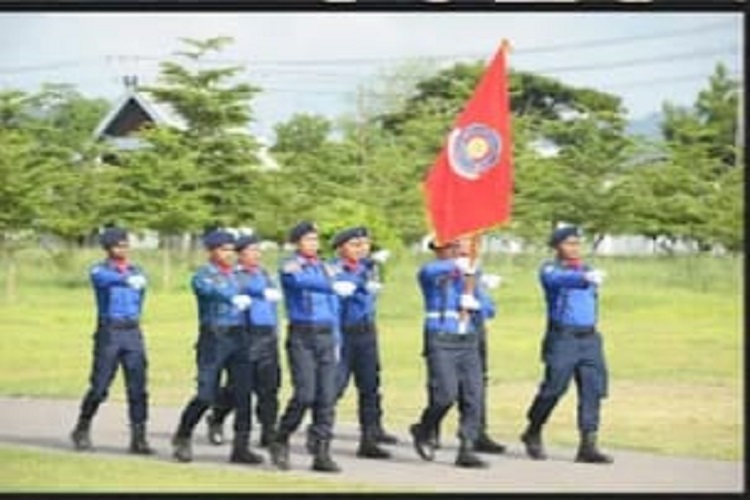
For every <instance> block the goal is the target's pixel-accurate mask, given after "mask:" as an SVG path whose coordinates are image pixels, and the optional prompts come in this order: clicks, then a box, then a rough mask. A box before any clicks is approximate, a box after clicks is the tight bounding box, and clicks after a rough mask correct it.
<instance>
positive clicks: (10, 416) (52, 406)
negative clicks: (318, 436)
mask: <svg viewBox="0 0 750 500" xmlns="http://www.w3.org/2000/svg"><path fill="white" fill-rule="evenodd" d="M77 411H78V402H77V401H71V400H56V399H29V398H0V443H10V444H17V445H23V446H31V447H35V448H42V449H54V450H71V444H70V441H69V438H68V434H69V432H70V429H71V427H72V425H73V424H74V422H75V419H76V416H77ZM179 411H180V409H179V408H173V407H152V408H151V417H150V425H149V436H150V441H151V444H152V446H153V447H155V448H156V450H157V453H158V456H157V457H156V459H157V460H164V461H171V460H172V458H171V446H170V444H169V440H170V437H171V435H172V432H173V431H174V427H175V425H176V423H177V420H178V416H179ZM228 427H229V426H228ZM92 432H93V441H94V445H95V446H96V453H106V454H109V455H125V447H126V446H127V442H128V439H129V434H128V432H129V431H128V429H127V424H126V410H125V406H124V405H123V404H120V403H115V402H107V403H106V404H104V405H103V406H102V408H101V409H100V411H99V414H98V415H97V419H96V420H95V422H94V426H93V431H92ZM229 434H231V432H229ZM297 434H298V435H297V436H295V438H293V440H292V471H290V472H289V473H288V474H292V475H296V474H300V475H310V474H316V475H319V473H314V472H312V471H310V470H308V467H309V464H310V457H309V456H307V455H306V454H305V453H304V450H303V444H302V440H301V438H302V436H301V433H297ZM256 437H257V436H256ZM446 437H447V436H446ZM356 447H357V432H356V428H355V427H354V426H353V425H343V424H341V425H339V426H337V430H336V439H335V440H334V442H333V452H334V456H335V458H336V460H337V461H338V462H339V464H340V465H341V466H342V468H343V469H344V472H343V473H342V474H339V475H337V476H335V477H336V479H337V480H341V481H356V482H360V483H369V484H379V485H387V486H388V487H390V488H394V489H398V488H404V487H406V488H417V489H423V490H425V491H444V492H458V491H467V492H468V491H474V492H490V491H495V492H534V491H537V492H561V491H565V492H685V493H687V492H741V491H743V485H744V481H743V464H742V463H741V462H729V461H719V460H702V459H694V458H678V457H667V456H660V455H652V454H646V453H635V452H631V451H620V450H615V451H613V455H614V456H615V463H614V464H613V465H611V466H601V465H585V464H577V463H575V462H573V461H572V457H573V455H574V452H575V450H571V449H550V450H549V455H550V459H549V460H548V461H546V462H532V461H530V460H528V459H526V458H525V456H524V455H523V453H522V449H521V446H520V443H510V450H509V452H508V453H507V454H506V455H502V456H499V457H497V456H488V457H487V458H488V460H489V461H490V462H491V467H490V468H488V469H484V470H464V469H458V468H456V467H454V466H453V459H454V457H455V444H452V443H446V444H445V446H444V448H443V449H442V450H440V451H439V452H438V456H437V458H436V460H435V462H432V463H428V462H424V461H422V460H420V459H419V458H418V457H417V455H416V453H415V452H414V450H413V449H412V447H411V442H410V441H409V440H407V436H406V433H405V432H404V435H403V436H402V442H401V443H400V444H399V445H396V446H394V447H391V449H392V451H393V454H394V458H393V459H392V460H388V461H376V460H362V459H358V458H356V457H355V454H354V453H355V450H356ZM193 451H194V455H195V461H194V462H193V463H192V464H189V465H185V467H196V466H197V467H200V466H202V465H213V466H222V465H221V464H224V463H226V460H227V456H228V453H229V448H228V445H224V446H221V447H217V446H211V445H210V444H208V442H207V440H206V437H205V425H204V424H203V423H201V424H200V426H199V427H198V428H197V430H196V434H195V439H194V449H193ZM610 451H611V450H610ZM71 453H73V451H72V450H71ZM267 462H268V460H267ZM227 466H229V465H227ZM262 467H263V468H268V469H271V466H270V465H263V466H262ZM280 473H281V472H280ZM326 477H329V478H330V476H326ZM0 487H2V485H0Z"/></svg>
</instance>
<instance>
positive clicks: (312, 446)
mask: <svg viewBox="0 0 750 500" xmlns="http://www.w3.org/2000/svg"><path fill="white" fill-rule="evenodd" d="M317 448H318V440H317V438H316V437H315V436H313V433H312V426H311V425H308V426H307V427H306V428H305V449H306V450H307V452H308V453H309V454H310V455H315V450H316V449H317Z"/></svg>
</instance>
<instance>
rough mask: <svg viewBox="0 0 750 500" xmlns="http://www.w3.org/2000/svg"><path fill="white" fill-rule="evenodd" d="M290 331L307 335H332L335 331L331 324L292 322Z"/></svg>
mask: <svg viewBox="0 0 750 500" xmlns="http://www.w3.org/2000/svg"><path fill="white" fill-rule="evenodd" d="M289 332H290V333H302V334H305V335H326V334H329V335H330V334H332V333H333V327H332V326H331V325H316V324H304V323H291V324H290V325H289Z"/></svg>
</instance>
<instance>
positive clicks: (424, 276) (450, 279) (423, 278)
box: [417, 259, 473, 334]
mask: <svg viewBox="0 0 750 500" xmlns="http://www.w3.org/2000/svg"><path fill="white" fill-rule="evenodd" d="M417 279H418V280H419V286H420V288H421V290H422V297H423V299H424V307H425V322H424V328H425V330H426V331H427V332H428V333H446V334H458V324H459V317H460V316H459V310H460V305H461V295H462V294H463V292H464V278H463V275H462V273H461V271H460V270H459V269H458V267H457V266H456V263H455V262H454V261H453V260H448V259H446V260H441V259H438V260H433V261H431V262H427V263H426V264H424V265H423V266H422V268H421V269H420V270H419V273H418V275H417ZM467 333H473V330H472V325H471V324H470V326H469V331H468V332H467Z"/></svg>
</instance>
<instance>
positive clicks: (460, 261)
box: [454, 257, 477, 276]
mask: <svg viewBox="0 0 750 500" xmlns="http://www.w3.org/2000/svg"><path fill="white" fill-rule="evenodd" d="M454 262H455V263H456V267H458V269H459V270H460V271H461V272H462V273H464V274H466V275H469V276H471V275H473V274H475V273H476V272H477V263H476V262H474V264H472V263H471V261H470V260H469V258H468V257H457V258H456V259H455V261H454Z"/></svg>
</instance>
